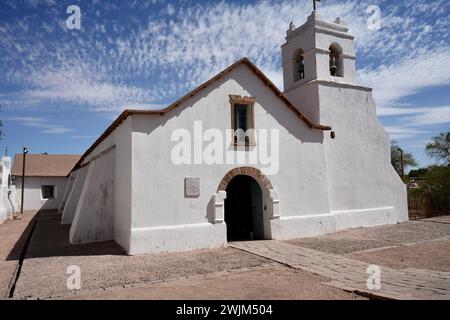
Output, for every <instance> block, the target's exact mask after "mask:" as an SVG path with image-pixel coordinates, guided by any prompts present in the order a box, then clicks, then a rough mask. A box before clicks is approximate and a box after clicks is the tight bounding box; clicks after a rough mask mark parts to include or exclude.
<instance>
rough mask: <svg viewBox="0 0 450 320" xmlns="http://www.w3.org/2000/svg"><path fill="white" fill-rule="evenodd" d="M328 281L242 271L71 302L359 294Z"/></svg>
mask: <svg viewBox="0 0 450 320" xmlns="http://www.w3.org/2000/svg"><path fill="white" fill-rule="evenodd" d="M323 282H326V279H325V278H323V277H320V276H317V275H313V274H310V273H308V272H304V271H301V270H294V269H290V268H287V267H284V266H275V267H267V268H262V269H258V270H249V271H247V270H246V271H240V270H238V271H237V272H232V273H227V274H225V275H211V276H207V277H204V278H191V279H180V280H177V281H167V282H161V283H156V284H151V285H147V286H143V287H138V288H126V289H123V288H115V289H108V290H105V291H102V292H96V293H94V294H80V295H76V296H73V297H68V299H149V300H155V299H175V300H179V299H182V300H185V299H188V300H222V299H225V300H241V299H244V300H316V299H322V300H323V299H326V300H354V299H358V300H361V299H364V298H362V297H360V296H358V295H356V294H353V293H347V292H345V291H343V290H340V289H335V288H331V287H329V286H327V285H324V284H323Z"/></svg>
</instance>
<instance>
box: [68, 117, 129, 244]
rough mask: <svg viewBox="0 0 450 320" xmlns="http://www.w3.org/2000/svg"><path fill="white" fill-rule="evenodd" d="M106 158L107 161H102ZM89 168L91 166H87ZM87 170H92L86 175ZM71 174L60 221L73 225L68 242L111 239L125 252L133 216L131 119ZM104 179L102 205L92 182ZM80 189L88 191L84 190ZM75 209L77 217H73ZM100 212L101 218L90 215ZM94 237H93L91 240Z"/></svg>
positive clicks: (96, 188) (100, 181)
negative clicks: (104, 200)
mask: <svg viewBox="0 0 450 320" xmlns="http://www.w3.org/2000/svg"><path fill="white" fill-rule="evenodd" d="M105 159H107V160H108V161H107V163H104V162H103V161H105ZM99 163H100V164H99ZM90 167H92V169H89V168H90ZM89 170H91V172H90V176H89V177H88V171H89ZM104 170H106V171H104ZM105 172H106V173H105ZM72 174H73V175H74V176H75V177H76V178H75V180H74V183H73V186H72V187H71V190H70V192H69V195H68V199H67V201H66V204H65V206H64V209H63V216H62V221H61V222H62V223H63V224H72V227H71V234H72V236H71V242H72V243H80V242H89V241H103V240H111V239H114V240H115V241H116V242H117V243H118V244H120V245H121V246H122V247H123V248H124V249H125V250H126V251H128V250H129V247H130V230H131V227H130V226H131V218H132V217H131V193H132V188H131V119H130V118H129V119H126V120H125V121H124V122H123V123H122V124H121V125H120V126H118V127H117V128H116V130H114V131H113V133H112V134H111V135H109V136H108V137H107V138H106V139H104V140H103V141H102V142H101V143H100V144H99V145H98V146H97V147H96V148H95V149H94V150H93V151H92V152H91V153H90V154H89V155H88V156H87V157H86V158H85V159H84V160H83V162H82V167H81V168H79V169H77V170H75V171H74V172H72ZM97 175H100V176H97ZM106 178H108V184H109V185H110V187H111V188H109V192H108V201H107V204H105V205H104V206H103V205H100V204H99V203H97V202H96V199H97V198H98V197H99V193H98V192H97V191H99V190H101V189H100V187H99V185H97V186H96V185H95V184H96V183H102V181H103V182H105V181H104V179H106ZM102 179H103V180H102ZM116 181H118V182H119V183H116ZM112 185H113V187H112ZM83 189H84V190H88V191H85V192H84V193H83ZM96 190H97V191H96ZM77 212H78V216H79V217H78V218H77V219H76V220H75V217H76V213H77ZM99 212H101V214H100V216H102V218H100V217H97V218H99V219H97V218H93V217H90V215H94V214H98V213H99ZM105 217H106V220H105V219H104V218H105ZM88 230H89V232H87V231H88ZM94 238H95V240H92V239H94Z"/></svg>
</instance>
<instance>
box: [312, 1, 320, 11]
mask: <svg viewBox="0 0 450 320" xmlns="http://www.w3.org/2000/svg"><path fill="white" fill-rule="evenodd" d="M316 2H320V0H313V7H314V11H316Z"/></svg>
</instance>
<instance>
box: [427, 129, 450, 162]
mask: <svg viewBox="0 0 450 320" xmlns="http://www.w3.org/2000/svg"><path fill="white" fill-rule="evenodd" d="M425 150H426V152H427V155H428V156H429V157H430V158H432V159H435V160H436V161H438V162H443V163H444V164H449V163H450V132H443V133H441V134H440V135H438V136H435V137H433V138H431V142H430V143H428V144H427V146H426V149H425Z"/></svg>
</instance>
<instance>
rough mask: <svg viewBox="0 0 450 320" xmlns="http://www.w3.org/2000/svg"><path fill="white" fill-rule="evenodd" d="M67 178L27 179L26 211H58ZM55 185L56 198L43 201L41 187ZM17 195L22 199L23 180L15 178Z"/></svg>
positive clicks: (24, 206)
mask: <svg viewBox="0 0 450 320" xmlns="http://www.w3.org/2000/svg"><path fill="white" fill-rule="evenodd" d="M67 181H68V178H67V177H25V194H24V205H23V208H24V210H50V209H58V208H59V206H60V204H61V201H62V199H63V197H64V192H65V190H66V185H67ZM43 185H54V186H55V198H54V199H42V191H41V186H43ZM15 186H16V190H17V194H18V195H19V197H21V193H22V178H21V177H17V176H16V177H15Z"/></svg>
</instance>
